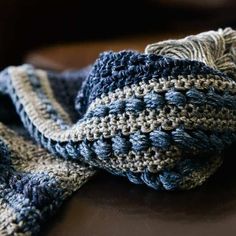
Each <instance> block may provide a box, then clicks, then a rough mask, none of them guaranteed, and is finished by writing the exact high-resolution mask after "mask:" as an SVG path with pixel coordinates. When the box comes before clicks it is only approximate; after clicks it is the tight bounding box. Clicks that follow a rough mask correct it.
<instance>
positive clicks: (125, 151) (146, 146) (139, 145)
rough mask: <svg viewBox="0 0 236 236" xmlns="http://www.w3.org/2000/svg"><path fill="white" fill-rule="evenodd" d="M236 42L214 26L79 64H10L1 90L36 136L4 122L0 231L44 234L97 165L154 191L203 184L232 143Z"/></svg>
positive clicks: (0, 146) (1, 132)
mask: <svg viewBox="0 0 236 236" xmlns="http://www.w3.org/2000/svg"><path fill="white" fill-rule="evenodd" d="M235 41H236V32H235V31H233V30H231V29H226V30H219V31H218V32H214V31H210V32H207V33H203V34H200V35H197V36H192V37H187V38H185V39H184V40H180V41H178V40H175V41H165V42H160V43H156V44H152V45H149V46H147V48H146V50H145V52H146V53H145V54H142V53H138V52H133V51H122V52H117V53H115V52H105V53H102V54H101V55H100V57H99V58H98V59H97V61H96V62H95V63H94V65H92V67H88V68H87V69H85V70H82V71H74V72H67V73H62V74H57V73H52V72H46V71H43V70H39V69H35V68H34V67H33V66H31V65H23V66H19V67H9V68H7V69H6V70H4V71H3V72H2V73H1V76H0V93H2V94H4V96H6V95H8V96H10V97H11V100H12V102H13V104H14V107H15V109H16V111H17V113H18V115H19V117H20V119H21V121H22V123H23V125H24V127H25V129H26V130H28V132H29V133H30V135H31V140H29V138H28V137H27V136H26V137H21V136H22V135H23V136H25V134H24V133H23V134H21V133H20V132H17V133H14V132H13V131H10V130H9V128H7V127H6V126H4V125H2V124H1V125H0V164H1V165H0V166H1V173H0V181H1V184H0V187H1V193H0V225H1V227H0V233H2V234H16V235H17V234H20V233H22V234H32V233H33V234H34V233H36V232H38V230H39V225H40V224H41V222H42V221H43V220H45V219H46V217H47V216H48V215H50V214H52V213H53V212H54V209H55V208H56V207H57V206H58V205H59V204H60V203H61V202H62V201H63V199H64V198H65V197H66V196H68V195H69V194H71V193H72V192H73V191H75V190H76V189H78V188H79V187H80V186H81V185H82V184H83V183H84V182H85V181H86V180H87V179H89V177H90V176H92V175H93V174H94V173H95V172H96V171H97V169H105V170H107V171H109V172H111V173H113V174H116V175H120V176H125V177H127V178H128V179H129V180H130V181H131V182H133V183H136V184H146V185H147V186H149V187H151V188H154V189H156V190H175V189H191V188H194V187H196V186H198V185H201V184H202V183H203V182H204V181H205V180H206V179H207V178H208V177H209V176H210V175H212V174H213V173H214V172H215V171H216V170H217V169H218V168H219V166H220V165H221V164H222V161H223V158H222V155H221V153H222V151H223V150H224V149H226V148H227V147H228V146H230V145H231V144H232V143H233V142H235V141H236V132H235V131H236V96H235V94H236V82H235V53H234V43H235ZM82 80H83V85H82V88H80V85H81V82H82ZM2 96H3V95H2ZM74 101H75V108H76V112H75V110H74V108H73V106H74ZM9 109H11V108H9ZM0 112H1V111H0ZM34 141H35V142H37V143H38V144H40V145H41V146H42V147H43V148H41V147H39V146H38V145H37V144H36V143H33V142H34ZM46 150H48V151H49V152H47V151H46Z"/></svg>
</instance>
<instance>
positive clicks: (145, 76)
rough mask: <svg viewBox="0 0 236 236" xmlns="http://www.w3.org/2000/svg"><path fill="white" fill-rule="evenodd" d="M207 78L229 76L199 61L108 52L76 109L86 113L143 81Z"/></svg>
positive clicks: (99, 61) (93, 70)
mask: <svg viewBox="0 0 236 236" xmlns="http://www.w3.org/2000/svg"><path fill="white" fill-rule="evenodd" d="M207 74H212V75H219V76H221V77H222V76H225V75H223V74H222V73H221V72H219V71H216V70H214V69H212V68H210V67H208V66H206V65H205V64H204V63H202V62H198V61H190V60H177V59H173V58H168V57H165V56H158V55H155V54H140V53H138V52H133V51H121V52H118V53H114V52H105V53H102V54H101V55H100V57H99V59H98V60H97V61H96V62H95V64H94V66H93V69H92V71H91V72H90V74H89V76H88V79H87V81H86V82H85V83H84V85H83V88H82V90H81V91H80V92H79V94H78V97H77V99H76V108H77V111H78V112H79V113H80V114H81V113H84V112H85V110H86V108H87V106H88V105H89V104H90V103H91V102H92V101H93V100H94V99H95V98H97V97H100V96H101V94H107V93H108V92H112V91H114V90H115V89H117V88H120V89H122V88H123V87H124V86H130V85H132V84H138V83H139V82H141V81H144V82H147V81H149V80H150V79H153V78H156V79H158V78H165V79H168V76H173V77H176V76H179V75H193V76H194V75H207ZM226 79H227V78H226Z"/></svg>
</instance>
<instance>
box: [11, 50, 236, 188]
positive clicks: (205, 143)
mask: <svg viewBox="0 0 236 236" xmlns="http://www.w3.org/2000/svg"><path fill="white" fill-rule="evenodd" d="M199 74H200V75H208V74H211V75H218V76H220V77H221V78H223V79H224V80H230V78H228V77H226V76H225V75H224V74H222V73H221V72H218V71H216V70H213V69H211V68H209V67H208V66H206V65H205V64H204V63H200V62H196V61H188V60H174V59H171V58H166V57H161V56H156V55H142V54H138V53H135V52H120V53H110V52H109V53H105V54H103V55H102V56H101V57H100V58H99V59H98V60H97V62H96V63H95V65H94V66H93V68H92V71H91V72H90V74H89V76H88V78H87V80H86V81H85V82H84V84H83V88H82V90H81V92H80V93H79V94H78V97H77V102H76V107H77V109H78V110H79V113H80V115H83V118H82V119H80V120H79V121H78V123H80V122H82V121H86V120H87V119H89V118H92V117H105V116H107V115H110V114H114V115H117V114H122V113H124V112H129V113H133V114H134V115H135V114H136V115H138V114H139V113H140V112H142V111H144V109H146V108H148V109H151V110H153V111H155V112H156V113H157V114H158V112H159V109H162V108H163V107H164V105H168V104H170V105H173V106H176V107H177V108H178V109H179V111H180V110H181V108H182V107H183V106H184V105H186V104H192V105H194V107H198V108H199V112H200V108H203V107H204V106H205V105H210V106H212V107H214V108H215V109H216V110H217V109H218V108H222V107H226V108H228V109H231V110H233V111H235V108H236V106H235V103H236V99H235V96H233V95H232V94H231V93H230V92H228V91H227V89H226V90H225V91H218V90H216V89H214V88H213V87H211V86H209V88H207V89H205V90H198V89H196V88H194V87H192V88H190V89H186V90H184V91H179V90H177V89H175V88H172V89H170V90H169V91H167V92H164V91H161V92H160V93H159V92H158V93H157V92H154V91H151V92H149V93H148V94H146V95H145V96H144V97H143V98H139V97H136V96H133V97H131V98H129V99H126V100H123V101H114V102H112V103H110V104H109V105H99V106H97V107H96V108H95V109H93V110H91V111H89V112H87V113H86V109H87V107H88V105H89V104H90V103H91V101H93V100H94V99H95V98H97V97H100V96H101V94H106V93H108V92H109V91H114V90H115V89H117V88H123V87H124V86H131V85H132V84H137V83H138V82H140V81H143V82H148V81H149V80H150V79H157V81H158V79H159V78H160V77H162V78H165V79H168V77H169V76H172V77H174V78H175V77H177V76H178V75H191V76H195V75H199ZM34 83H35V81H34ZM9 87H10V89H11V86H9ZM36 87H37V89H36V90H35V91H36V92H37V93H38V94H40V93H41V92H43V91H41V89H40V87H39V88H38V85H37V82H36ZM9 94H10V95H11V97H12V100H13V102H14V103H15V104H16V108H17V111H18V113H19V114H20V116H21V119H22V121H23V123H24V125H25V126H26V128H28V130H29V131H30V133H31V135H32V136H34V138H35V139H36V140H37V142H39V143H41V144H42V145H43V146H44V147H45V148H47V149H48V150H50V151H51V152H52V153H55V154H57V155H60V156H63V157H64V158H73V159H75V160H79V161H85V162H86V163H89V164H91V165H93V166H96V167H100V168H105V169H107V170H108V171H110V172H112V173H115V174H119V175H122V176H124V175H126V176H127V177H128V178H129V179H130V181H132V182H134V183H139V184H141V183H145V184H147V185H148V186H151V187H153V188H155V189H168V190H173V189H178V188H179V187H180V186H179V184H180V183H181V180H182V179H183V178H184V176H186V175H187V174H189V175H191V172H193V171H197V170H198V169H201V168H204V166H206V165H210V163H211V161H210V159H211V158H210V157H209V158H205V159H207V161H205V162H204V161H203V162H201V164H199V165H198V164H196V163H195V162H193V161H191V160H189V161H188V162H187V161H186V162H183V163H182V162H177V163H175V165H174V167H173V168H171V169H168V168H167V169H163V170H162V171H160V172H159V173H158V174H157V173H156V174H153V173H151V172H150V171H148V170H147V169H146V170H145V171H144V172H142V173H135V172H131V171H129V172H127V173H123V172H121V171H119V170H117V169H115V168H114V167H109V168H108V167H103V162H102V161H103V160H109V158H111V157H112V155H113V153H114V154H116V155H122V156H125V155H127V154H128V152H129V151H133V152H134V153H139V154H141V155H142V153H143V152H145V151H146V150H147V149H148V148H150V147H155V148H157V149H159V150H168V148H170V146H171V145H176V146H178V147H179V148H181V150H182V151H183V153H186V154H191V153H192V152H193V151H198V152H199V154H204V153H207V154H209V155H210V156H211V155H212V154H214V153H220V152H222V150H224V149H225V148H226V147H227V146H228V145H230V144H232V143H233V142H234V141H235V140H236V135H235V133H234V132H233V131H232V130H229V129H227V128H226V129H225V130H223V131H222V132H219V131H217V129H215V128H214V129H213V130H212V131H206V130H205V129H204V128H203V127H201V125H199V127H196V128H194V129H191V130H188V129H186V128H185V127H184V126H183V125H180V126H179V127H176V128H175V129H172V130H165V129H163V128H160V127H159V128H157V129H154V130H153V131H152V132H150V133H147V134H145V133H143V132H141V131H136V132H134V133H132V134H130V135H123V134H122V133H121V132H118V133H117V134H116V136H115V137H112V138H111V139H109V138H100V139H98V140H96V141H94V142H91V141H88V140H86V139H84V140H83V141H81V142H72V141H69V142H58V141H57V140H50V139H48V138H46V137H44V136H43V135H42V134H41V133H40V132H39V131H38V130H37V129H36V128H35V126H34V125H33V124H32V123H31V121H30V119H29V118H28V117H27V115H26V113H25V111H24V108H23V106H22V105H21V104H20V99H19V98H18V97H17V96H16V95H15V93H14V89H13V90H9ZM42 96H43V100H42V101H43V102H44V103H45V104H46V105H48V106H49V108H48V111H52V108H51V107H50V106H52V105H51V104H50V101H49V100H46V98H45V97H44V95H42ZM44 98H45V99H44ZM189 112H191V111H189ZM200 115H201V114H200ZM204 115H205V114H203V116H204ZM55 116H57V114H55ZM55 119H57V118H56V117H55ZM65 128H67V127H66V126H65ZM124 158H125V157H124ZM196 160H197V161H198V158H196ZM187 170H189V171H190V172H187Z"/></svg>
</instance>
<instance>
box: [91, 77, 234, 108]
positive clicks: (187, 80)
mask: <svg viewBox="0 0 236 236" xmlns="http://www.w3.org/2000/svg"><path fill="white" fill-rule="evenodd" d="M209 86H212V87H213V88H215V89H217V90H220V91H229V92H230V93H232V94H236V82H234V81H227V80H225V79H223V78H222V77H220V76H217V75H205V76H203V75H198V76H196V77H193V76H192V75H188V76H186V77H184V76H178V78H177V79H176V78H174V77H172V76H169V77H168V80H166V79H164V78H160V79H158V81H156V79H151V80H150V81H149V82H147V83H144V82H140V83H139V84H134V85H131V87H127V86H125V87H124V88H122V89H119V88H118V89H116V90H115V91H114V92H109V93H108V94H107V95H104V94H102V95H101V98H96V99H95V100H94V101H93V102H92V103H91V104H90V106H89V108H88V111H90V110H93V109H94V108H95V107H96V106H98V105H107V104H109V103H111V102H114V101H117V100H126V99H129V98H131V97H133V96H136V97H138V98H139V97H144V96H145V95H147V94H148V93H149V92H151V91H155V92H157V93H158V92H163V91H165V92H166V91H168V90H169V89H170V88H176V89H177V90H187V89H191V88H192V87H195V88H197V89H199V90H204V89H207V88H209Z"/></svg>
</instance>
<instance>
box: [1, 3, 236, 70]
mask: <svg viewBox="0 0 236 236" xmlns="http://www.w3.org/2000/svg"><path fill="white" fill-rule="evenodd" d="M0 9H1V14H0V67H1V68H3V67H5V66H8V65H10V64H20V63H23V62H25V61H26V62H29V63H32V64H36V66H39V67H40V66H41V67H48V68H52V69H59V70H60V69H65V68H68V67H77V66H84V65H85V64H86V63H88V62H90V61H91V58H94V57H95V56H97V53H98V51H100V50H103V49H109V48H111V49H113V48H117V49H120V48H122V47H124V46H125V45H127V47H130V46H129V45H131V46H132V45H134V44H136V46H134V48H135V49H139V48H141V46H142V47H143V45H144V44H146V42H147V40H144V39H150V40H149V41H154V40H156V41H157V40H159V39H166V38H170V37H172V38H175V37H180V36H186V35H188V34H191V33H198V32H201V31H205V30H209V29H217V28H219V27H226V26H230V27H232V28H234V27H235V26H236V14H235V10H236V1H235V0H197V1H195V0H115V1H106V0H99V1H89V0H77V1H72V0H48V1H42V0H20V1H19V0H0ZM134 39H136V40H134ZM151 39H152V40H151ZM114 40H115V42H116V43H112V42H113V41H114ZM127 40H128V41H127ZM130 40H131V41H130ZM118 42H123V44H120V45H118V44H119V43H118ZM125 42H129V43H128V44H124V43H125ZM141 42H143V44H142V43H141ZM96 43H98V44H96ZM55 45H56V46H57V47H56V48H55ZM68 45H70V46H68ZM109 45H111V47H110V46H109ZM117 45H118V46H117ZM51 46H53V47H54V49H53V50H52V48H50V47H51ZM86 50H87V53H85V51H86ZM69 51H70V52H69ZM95 51H96V53H95ZM89 52H94V55H93V56H92V57H91V56H90V55H87V54H88V53H89ZM79 53H81V56H80V57H79V55H78V54H79ZM62 57H64V58H67V59H62ZM81 57H83V58H85V59H84V60H83V58H81ZM86 58H87V59H86ZM62 60H64V61H63V62H62ZM68 60H69V62H68ZM77 60H80V63H79V62H78V61H77ZM74 61H75V62H74ZM50 63H51V64H50Z"/></svg>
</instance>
